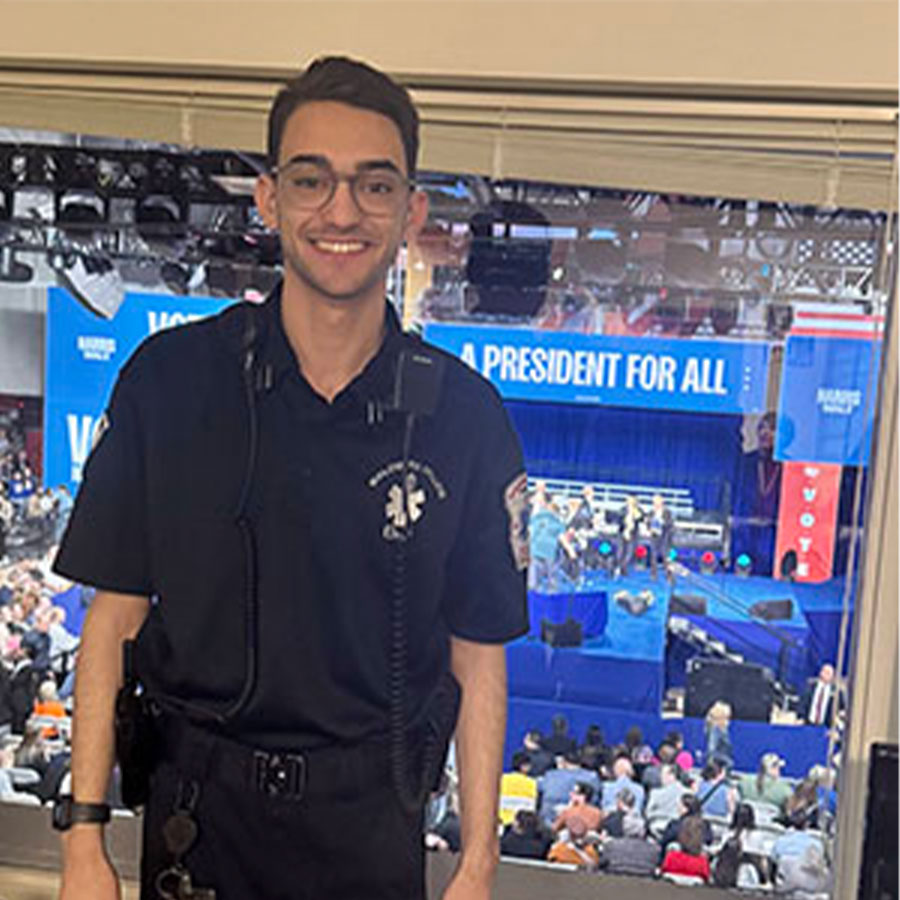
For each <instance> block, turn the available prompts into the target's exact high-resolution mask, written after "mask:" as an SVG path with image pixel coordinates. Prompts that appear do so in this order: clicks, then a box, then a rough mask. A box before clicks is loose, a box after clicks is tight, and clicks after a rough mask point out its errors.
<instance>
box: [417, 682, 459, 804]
mask: <svg viewBox="0 0 900 900" xmlns="http://www.w3.org/2000/svg"><path fill="white" fill-rule="evenodd" d="M461 700H462V688H461V687H460V686H459V682H458V681H457V680H456V678H454V676H453V673H452V672H449V671H448V672H445V673H444V675H443V676H442V677H441V680H440V682H439V683H438V686H437V689H436V690H435V692H434V693H433V694H432V696H431V700H430V702H429V704H428V713H427V716H426V722H427V725H428V736H427V739H426V748H427V749H426V756H425V766H426V770H425V779H426V780H425V784H428V785H430V787H431V789H432V790H433V791H436V790H438V789H439V787H440V782H441V775H442V774H443V772H444V763H445V762H446V759H447V751H448V750H449V749H450V739H451V738H452V737H453V732H454V731H455V730H456V720H457V718H458V716H459V705H460V702H461Z"/></svg>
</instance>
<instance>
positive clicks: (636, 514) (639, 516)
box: [619, 494, 646, 575]
mask: <svg viewBox="0 0 900 900" xmlns="http://www.w3.org/2000/svg"><path fill="white" fill-rule="evenodd" d="M645 518H646V514H645V513H644V510H643V509H642V508H641V504H640V503H638V498H637V497H635V496H634V494H628V496H627V497H626V498H625V506H624V508H623V509H622V512H621V514H620V516H619V573H620V574H621V575H627V574H628V567H629V566H630V565H631V563H632V562H633V560H634V551H635V550H636V549H637V545H638V541H639V540H640V532H641V529H642V528H643V526H644V520H645Z"/></svg>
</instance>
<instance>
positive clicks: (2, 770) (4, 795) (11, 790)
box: [0, 747, 41, 806]
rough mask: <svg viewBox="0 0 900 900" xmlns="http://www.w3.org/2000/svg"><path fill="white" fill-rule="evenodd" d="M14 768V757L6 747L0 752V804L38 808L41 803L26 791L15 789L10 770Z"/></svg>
mask: <svg viewBox="0 0 900 900" xmlns="http://www.w3.org/2000/svg"><path fill="white" fill-rule="evenodd" d="M14 766H15V756H14V754H13V751H12V750H11V749H9V748H8V747H6V748H4V749H3V750H0V803H19V804H22V805H26V806H40V805H41V801H40V800H39V799H38V798H37V797H36V796H35V795H34V794H31V793H28V792H27V791H20V790H19V789H18V788H17V787H16V783H15V781H14V780H13V776H12V774H11V773H10V771H9V770H10V769H12V768H13V767H14Z"/></svg>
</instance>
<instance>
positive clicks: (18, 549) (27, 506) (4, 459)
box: [0, 428, 73, 565]
mask: <svg viewBox="0 0 900 900" xmlns="http://www.w3.org/2000/svg"><path fill="white" fill-rule="evenodd" d="M16 434H17V432H15V431H14V430H13V429H9V428H3V429H0V565H3V564H4V561H9V560H12V559H13V558H14V557H19V558H21V557H23V556H26V555H27V556H36V555H41V554H43V553H44V552H46V550H47V549H48V548H49V547H50V546H52V545H54V544H58V543H59V540H60V538H61V536H62V532H63V530H64V529H65V526H66V522H67V521H68V518H69V513H70V512H71V511H72V505H73V499H72V494H71V492H70V491H69V488H68V486H66V485H59V486H58V487H55V488H51V487H42V486H41V484H40V479H39V478H38V476H37V475H36V473H35V471H34V468H33V466H32V464H31V462H30V460H29V458H28V453H27V451H26V450H25V448H24V446H22V440H21V439H17V438H16Z"/></svg>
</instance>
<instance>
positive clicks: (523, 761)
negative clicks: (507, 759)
mask: <svg viewBox="0 0 900 900" xmlns="http://www.w3.org/2000/svg"><path fill="white" fill-rule="evenodd" d="M522 766H529V767H530V766H531V757H530V756H529V755H528V752H527V751H526V750H516V752H515V753H513V756H512V767H513V769H514V770H515V771H516V772H518V771H519V769H521V768H522Z"/></svg>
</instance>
